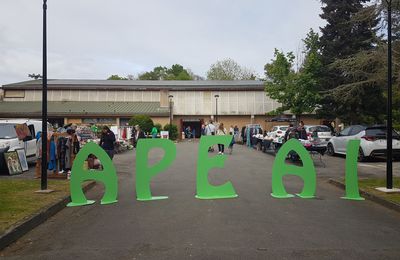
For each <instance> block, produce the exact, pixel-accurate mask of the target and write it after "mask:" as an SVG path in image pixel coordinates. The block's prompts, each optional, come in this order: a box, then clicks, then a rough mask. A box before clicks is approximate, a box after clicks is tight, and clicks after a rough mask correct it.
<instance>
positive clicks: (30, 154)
mask: <svg viewBox="0 0 400 260" xmlns="http://www.w3.org/2000/svg"><path fill="white" fill-rule="evenodd" d="M28 127H29V131H30V132H31V136H27V137H26V138H25V139H24V148H25V153H26V158H27V159H28V160H32V158H33V159H35V158H36V137H35V126H34V125H28Z"/></svg>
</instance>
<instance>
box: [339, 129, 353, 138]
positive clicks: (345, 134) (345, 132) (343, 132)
mask: <svg viewBox="0 0 400 260" xmlns="http://www.w3.org/2000/svg"><path fill="white" fill-rule="evenodd" d="M350 129H351V127H347V128H345V129H344V130H343V131H342V132H340V135H343V136H348V135H349V134H350Z"/></svg>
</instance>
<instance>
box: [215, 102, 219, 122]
mask: <svg viewBox="0 0 400 260" xmlns="http://www.w3.org/2000/svg"><path fill="white" fill-rule="evenodd" d="M214 97H215V122H218V98H219V95H215V96H214Z"/></svg>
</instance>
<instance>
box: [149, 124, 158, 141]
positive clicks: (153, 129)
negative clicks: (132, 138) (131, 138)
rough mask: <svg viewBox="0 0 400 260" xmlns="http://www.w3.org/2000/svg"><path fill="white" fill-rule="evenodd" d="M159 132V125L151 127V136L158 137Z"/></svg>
mask: <svg viewBox="0 0 400 260" xmlns="http://www.w3.org/2000/svg"><path fill="white" fill-rule="evenodd" d="M157 134H158V130H157V127H155V126H153V128H152V129H151V137H152V138H157Z"/></svg>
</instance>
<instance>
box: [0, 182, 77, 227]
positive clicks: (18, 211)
mask: <svg viewBox="0 0 400 260" xmlns="http://www.w3.org/2000/svg"><path fill="white" fill-rule="evenodd" d="M48 188H49V189H51V190H54V191H55V192H53V193H50V194H38V193H35V192H34V191H37V190H39V189H40V180H19V179H13V180H5V179H2V180H0V234H3V233H4V232H5V231H6V229H8V228H9V227H10V226H12V225H14V224H15V223H17V222H20V221H21V220H23V219H25V218H28V217H29V216H31V215H32V214H34V213H35V212H38V211H40V209H42V208H45V207H46V206H50V205H51V204H53V203H55V202H56V201H59V200H61V199H62V198H63V197H65V196H66V195H69V184H68V181H67V180H49V181H48Z"/></svg>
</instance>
